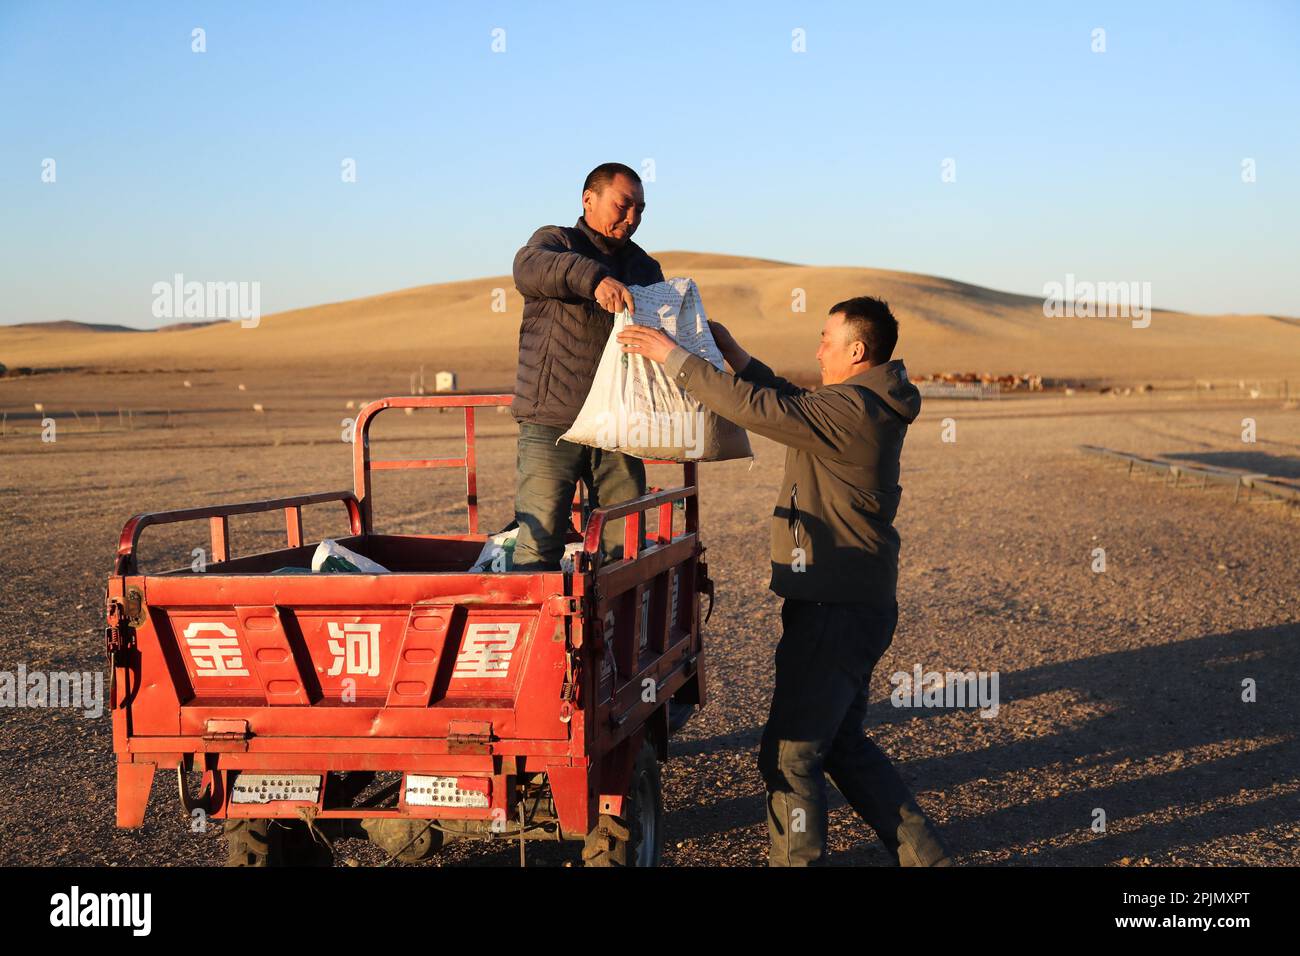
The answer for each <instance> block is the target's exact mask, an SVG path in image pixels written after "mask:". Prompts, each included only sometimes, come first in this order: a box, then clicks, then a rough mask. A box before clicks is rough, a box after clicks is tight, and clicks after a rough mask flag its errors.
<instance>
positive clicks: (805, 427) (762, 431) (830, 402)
mask: <svg viewBox="0 0 1300 956" xmlns="http://www.w3.org/2000/svg"><path fill="white" fill-rule="evenodd" d="M665 368H666V370H667V371H668V373H669V374H670V375H671V376H672V377H673V380H674V381H675V382H677V384H678V385H680V386H682V387H683V388H684V389H686V391H688V392H689V393H690V394H691V396H692V397H693V398H695V399H696V400H698V401H699V402H700V403H701V404H703V405H705V406H706V407H707V408H709V409H710V410H711V411H713V412H715V413H717V414H718V415H720V416H722V417H723V418H725V419H727V420H728V421H732V422H735V423H736V424H737V425H739V426H741V427H742V428H746V429H748V430H750V431H752V432H756V433H758V434H759V435H763V436H765V437H767V438H770V439H772V440H773V441H776V442H780V443H781V444H782V445H785V446H786V448H787V451H786V458H785V477H784V479H783V480H782V483H781V491H780V493H779V494H778V495H777V501H776V508H775V510H774V511H773V512H772V580H771V584H770V587H771V589H772V590H773V591H775V592H776V593H777V594H779V595H781V596H782V597H787V598H794V599H797V600H805V601H824V602H829V603H846V602H862V603H866V604H871V605H875V606H877V607H880V608H892V607H894V605H895V589H896V585H897V581H898V532H897V531H895V530H894V515H895V514H896V513H897V511H898V501H899V496H900V494H901V492H902V489H901V488H900V487H899V485H898V470H899V464H898V459H899V455H900V453H901V452H902V449H903V438H904V436H905V435H906V434H907V426H908V425H909V424H910V423H911V422H913V421H915V420H916V416H917V415H918V414H920V411H921V393H920V392H919V391H918V390H917V388H916V386H915V385H913V384H912V383H911V382H910V381H908V379H907V369H906V368H905V367H904V365H903V363H902V361H901V360H899V361H891V362H886V363H884V364H883V365H877V366H875V367H873V368H869V369H867V370H866V371H865V372H862V373H860V374H858V375H855V376H854V377H853V378H850V379H848V380H847V381H844V382H841V383H839V384H838V385H825V386H822V387H821V388H818V389H816V390H815V391H810V390H808V389H805V388H800V387H799V386H797V385H794V384H792V383H791V382H788V381H786V380H785V379H783V378H780V377H778V376H777V375H776V374H774V373H773V372H772V370H771V369H770V368H768V367H767V366H766V365H764V364H763V363H762V362H760V361H759V360H758V359H756V358H751V359H750V361H749V364H747V365H746V366H745V368H744V369H742V370H741V373H740V374H739V375H738V376H732V375H730V374H728V373H726V372H724V371H720V370H719V369H717V368H715V367H714V366H713V365H711V364H710V363H709V362H707V361H706V360H704V359H702V358H700V357H699V356H698V355H694V354H692V353H691V352H688V351H687V350H686V349H684V348H682V347H681V346H678V347H676V348H674V349H673V350H672V352H671V353H670V354H669V355H668V358H667V360H666V362H665Z"/></svg>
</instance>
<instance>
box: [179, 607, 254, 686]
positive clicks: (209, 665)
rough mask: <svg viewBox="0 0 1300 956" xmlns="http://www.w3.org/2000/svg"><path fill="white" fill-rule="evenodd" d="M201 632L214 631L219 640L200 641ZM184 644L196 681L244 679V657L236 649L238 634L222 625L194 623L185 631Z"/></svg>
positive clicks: (201, 637)
mask: <svg viewBox="0 0 1300 956" xmlns="http://www.w3.org/2000/svg"><path fill="white" fill-rule="evenodd" d="M204 631H216V632H217V634H219V635H220V636H219V637H203V636H201V634H202V632H204ZM185 643H186V644H187V645H188V646H189V649H190V657H191V658H193V660H194V676H195V677H247V676H248V669H247V668H246V667H244V654H243V651H242V650H240V647H239V633H238V632H237V631H236V630H235V629H234V628H233V627H230V626H228V625H225V624H217V623H200V622H197V621H196V622H194V623H193V624H188V625H186V627H185Z"/></svg>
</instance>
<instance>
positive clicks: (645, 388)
mask: <svg viewBox="0 0 1300 956" xmlns="http://www.w3.org/2000/svg"><path fill="white" fill-rule="evenodd" d="M628 291H630V292H631V293H632V300H633V302H634V303H635V304H636V317H635V319H633V318H630V317H629V316H628V314H627V313H626V312H620V313H618V314H617V315H616V316H614V330H613V331H612V332H611V333H610V336H609V341H607V342H606V343H605V351H604V353H603V354H602V355H601V357H600V365H599V366H598V367H597V368H596V378H595V381H593V382H592V385H591V391H590V392H588V393H587V400H586V401H585V402H583V404H582V410H581V411H580V412H578V417H577V419H576V420H575V421H574V423H573V426H572V427H571V428H570V429H569V430H568V431H567V432H565V433H564V434H563V435H561V436H560V437H561V438H562V439H564V440H565V441H571V442H577V443H578V444H580V445H592V446H594V447H596V448H604V449H606V450H607V451H621V452H623V453H624V454H628V455H633V456H635V457H637V458H663V459H667V460H669V461H725V460H727V459H730V458H753V456H754V453H753V451H752V450H751V449H750V447H749V436H748V435H747V434H746V433H745V430H744V429H743V428H740V427H739V426H737V425H734V424H732V423H731V422H729V421H727V420H726V419H724V418H719V417H718V416H717V415H715V414H714V413H713V412H711V411H709V410H708V409H707V408H705V407H704V406H703V405H701V404H700V403H699V402H697V401H696V400H695V399H693V398H691V396H690V395H688V394H687V393H686V392H685V391H684V390H683V389H681V388H680V387H678V385H677V383H676V382H674V381H673V380H672V379H671V378H670V377H669V375H668V372H667V370H666V369H665V368H664V366H663V365H661V364H659V363H658V362H652V361H650V360H649V359H647V358H645V357H644V356H641V355H635V354H628V353H625V352H624V351H623V349H622V347H621V346H620V345H619V343H618V333H619V332H621V331H622V330H623V329H624V327H626V326H628V325H644V326H648V327H650V328H652V329H663V330H664V331H665V332H667V333H668V334H669V335H671V336H672V337H673V338H674V339H676V340H677V344H678V345H680V346H682V347H683V348H685V349H687V350H688V351H690V352H693V353H694V354H696V355H698V356H700V357H701V358H703V359H704V360H705V361H707V362H709V363H711V364H712V365H713V366H714V367H715V368H718V369H722V370H725V369H726V366H725V365H724V364H723V360H722V353H721V352H720V351H718V346H717V344H716V343H715V342H714V341H713V333H712V332H710V331H709V318H708V316H707V315H705V314H704V304H703V302H701V301H700V290H699V289H698V288H696V285H695V280H693V279H669V280H668V281H667V282H656V283H655V284H654V285H645V286H641V285H637V286H631V287H630V288H629V290H628Z"/></svg>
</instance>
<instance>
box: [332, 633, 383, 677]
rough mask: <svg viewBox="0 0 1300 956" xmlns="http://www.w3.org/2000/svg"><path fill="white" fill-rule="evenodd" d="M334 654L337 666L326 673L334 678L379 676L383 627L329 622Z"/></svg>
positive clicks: (334, 665) (333, 666) (334, 664)
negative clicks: (339, 676) (342, 675)
mask: <svg viewBox="0 0 1300 956" xmlns="http://www.w3.org/2000/svg"><path fill="white" fill-rule="evenodd" d="M329 626H330V639H329V647H330V653H331V654H333V655H334V663H333V664H331V665H330V669H329V670H328V671H326V672H325V673H327V674H328V675H329V676H330V677H336V676H338V675H339V674H340V673H348V674H364V675H365V676H366V677H375V676H377V675H378V674H379V625H378V624H336V623H335V622H334V621H330V622H329Z"/></svg>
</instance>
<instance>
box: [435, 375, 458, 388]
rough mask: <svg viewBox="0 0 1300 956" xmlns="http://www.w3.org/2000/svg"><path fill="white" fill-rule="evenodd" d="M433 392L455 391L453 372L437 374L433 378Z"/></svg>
mask: <svg viewBox="0 0 1300 956" xmlns="http://www.w3.org/2000/svg"><path fill="white" fill-rule="evenodd" d="M433 390H434V391H435V392H454V391H456V373H455V372H438V373H437V374H436V375H434V377H433Z"/></svg>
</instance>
